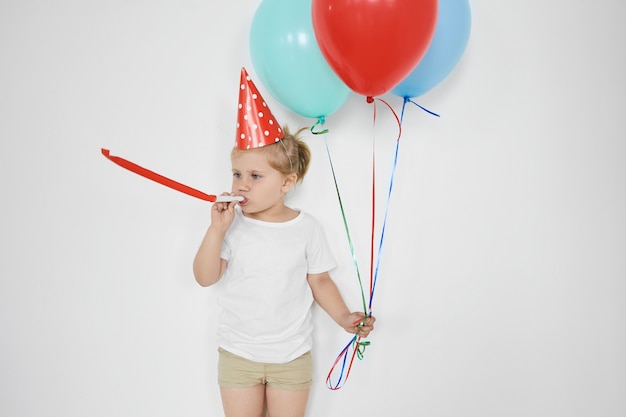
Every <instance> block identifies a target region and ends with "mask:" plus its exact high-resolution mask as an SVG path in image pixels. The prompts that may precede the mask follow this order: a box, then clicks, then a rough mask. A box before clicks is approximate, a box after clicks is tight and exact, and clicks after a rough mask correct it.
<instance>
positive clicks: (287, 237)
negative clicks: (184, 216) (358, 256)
mask: <svg viewBox="0 0 626 417" xmlns="http://www.w3.org/2000/svg"><path fill="white" fill-rule="evenodd" d="M221 257H222V258H223V259H225V260H227V261H228V266H227V268H226V271H225V272H224V276H223V277H222V281H223V285H224V286H225V288H224V290H223V293H222V295H221V296H220V297H219V305H220V306H221V312H220V315H219V319H218V328H217V342H218V345H219V346H220V347H221V348H223V349H225V350H227V351H229V352H231V353H234V354H236V355H239V356H242V357H244V358H246V359H250V360H253V361H256V362H265V363H285V362H289V361H291V360H293V359H295V358H297V357H298V356H300V355H302V354H304V353H306V352H308V351H309V350H311V347H312V339H311V334H312V331H313V329H312V320H311V305H312V303H313V294H312V292H311V288H310V287H309V285H308V282H307V274H317V273H322V272H326V271H329V270H331V269H333V268H334V267H335V261H334V259H333V256H332V254H331V253H330V249H329V247H328V244H327V242H326V239H325V237H324V232H323V230H322V227H321V225H320V224H319V223H318V222H317V220H316V219H315V218H313V217H312V216H311V215H309V214H306V213H304V212H300V213H299V214H298V216H297V217H296V218H295V219H293V220H290V221H287V222H282V223H271V222H264V221H260V220H255V219H251V218H248V217H245V216H244V215H243V214H242V213H241V211H240V210H236V211H235V219H234V221H233V224H232V225H231V227H230V229H229V230H228V232H227V234H226V237H225V239H224V244H223V245H222V251H221Z"/></svg>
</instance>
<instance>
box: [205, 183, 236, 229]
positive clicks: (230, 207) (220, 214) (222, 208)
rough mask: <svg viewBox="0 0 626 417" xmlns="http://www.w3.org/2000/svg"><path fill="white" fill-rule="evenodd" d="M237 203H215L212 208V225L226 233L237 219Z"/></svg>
mask: <svg viewBox="0 0 626 417" xmlns="http://www.w3.org/2000/svg"><path fill="white" fill-rule="evenodd" d="M222 195H232V194H229V193H222ZM237 204H238V202H237V201H231V202H228V203H221V202H220V203H213V207H211V225H212V226H213V227H215V228H217V229H219V230H221V231H222V232H226V231H227V230H228V228H229V227H230V225H231V224H233V220H234V218H235V206H236V205H237Z"/></svg>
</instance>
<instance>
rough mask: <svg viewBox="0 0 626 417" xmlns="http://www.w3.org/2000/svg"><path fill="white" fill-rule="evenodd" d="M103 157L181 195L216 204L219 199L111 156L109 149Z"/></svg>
mask: <svg viewBox="0 0 626 417" xmlns="http://www.w3.org/2000/svg"><path fill="white" fill-rule="evenodd" d="M102 155H104V156H105V157H106V158H107V159H108V160H110V161H112V162H114V163H116V164H117V165H119V166H121V167H122V168H126V169H127V170H129V171H131V172H134V173H135V174H138V175H141V176H142V177H144V178H147V179H149V180H152V181H155V182H158V183H159V184H161V185H165V186H166V187H169V188H172V189H174V190H176V191H180V192H181V193H185V194H187V195H190V196H192V197H195V198H199V199H200V200H204V201H210V202H215V200H216V199H217V197H216V196H215V195H211V194H206V193H203V192H202V191H200V190H196V189H195V188H191V187H189V186H187V185H185V184H181V183H180V182H178V181H174V180H172V179H169V178H167V177H164V176H163V175H160V174H157V173H156V172H154V171H150V170H149V169H147V168H144V167H142V166H139V165H137V164H135V163H133V162H130V161H128V160H126V159H124V158H120V157H119V156H114V155H111V153H110V152H109V150H108V149H104V148H102Z"/></svg>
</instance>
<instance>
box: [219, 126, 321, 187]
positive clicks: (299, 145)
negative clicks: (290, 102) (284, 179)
mask: <svg viewBox="0 0 626 417" xmlns="http://www.w3.org/2000/svg"><path fill="white" fill-rule="evenodd" d="M306 129H308V127H302V128H300V129H298V130H297V131H296V132H295V133H291V132H290V131H289V127H288V126H283V131H284V132H285V136H284V137H283V138H282V139H281V140H280V141H279V142H280V143H279V142H277V143H272V144H271V145H267V146H263V147H261V148H255V149H246V150H241V149H238V148H237V147H234V148H233V150H232V152H231V157H233V158H234V157H236V156H237V155H238V154H239V153H241V152H264V153H265V154H266V156H267V161H268V163H269V164H270V166H271V167H272V168H274V169H275V170H277V171H278V172H280V173H281V174H284V175H288V174H292V173H294V174H296V175H297V177H298V179H297V180H296V181H297V182H302V180H303V179H304V175H305V174H306V173H307V171H308V169H309V163H310V162H311V150H310V149H309V146H308V145H307V144H306V143H305V142H303V141H302V139H301V138H300V134H301V133H302V132H303V131H305V130H306Z"/></svg>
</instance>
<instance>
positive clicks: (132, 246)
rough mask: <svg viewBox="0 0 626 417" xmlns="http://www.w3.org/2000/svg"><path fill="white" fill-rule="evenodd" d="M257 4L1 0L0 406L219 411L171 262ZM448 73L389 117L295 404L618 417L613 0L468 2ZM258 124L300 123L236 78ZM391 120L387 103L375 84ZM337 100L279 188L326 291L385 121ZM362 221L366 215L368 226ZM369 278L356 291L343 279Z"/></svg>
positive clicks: (622, 249) (222, 124)
mask: <svg viewBox="0 0 626 417" xmlns="http://www.w3.org/2000/svg"><path fill="white" fill-rule="evenodd" d="M258 4H259V1H258V0H241V1H238V2H231V3H227V2H219V3H218V2H215V1H199V0H180V1H162V0H159V1H118V0H113V1H107V2H88V1H71V0H61V1H54V2H46V1H37V0H26V1H19V2H18V1H3V2H1V3H0V60H1V61H0V183H1V187H2V188H1V190H2V203H1V205H0V207H1V216H0V233H1V234H0V244H1V246H0V254H1V255H0V256H1V259H2V261H1V262H0V415H2V416H7V417H33V416H42V417H43V416H59V417H60V416H62V417H73V416H75V417H84V416H90V417H97V416H106V417H110V416H151V417H159V416H163V417H166V416H167V417H171V416H187V417H191V416H220V415H222V411H221V404H220V401H219V390H218V387H217V384H216V380H215V379H216V378H215V368H216V346H215V342H214V331H215V313H216V308H215V300H216V297H217V296H218V294H219V291H220V290H219V287H215V288H207V289H205V288H201V287H199V286H198V285H197V284H196V283H195V282H194V279H193V276H192V273H191V263H192V259H193V256H194V254H195V251H196V249H197V246H198V244H199V242H200V239H201V238H202V236H203V233H204V230H205V228H206V227H207V226H208V222H209V205H208V204H207V203H205V202H202V201H200V200H195V199H193V198H191V197H188V196H185V195H183V194H179V193H177V192H175V191H171V190H169V189H167V188H165V187H163V186H160V185H157V184H154V183H152V182H150V181H147V180H145V179H143V178H141V177H139V176H136V175H134V174H132V173H129V172H127V171H125V170H123V169H121V168H119V167H117V166H115V165H114V164H112V163H111V162H109V161H107V160H106V159H105V158H103V157H102V155H101V154H100V148H101V147H107V148H109V149H111V152H112V153H113V154H117V155H120V156H123V157H125V158H127V159H130V160H132V161H134V162H137V163H140V164H142V165H144V166H146V167H149V168H151V169H153V170H154V171H156V172H159V173H161V174H164V175H167V176H170V177H172V178H174V179H177V180H178V181H181V182H183V183H185V184H188V185H191V186H193V187H196V188H199V189H202V190H204V191H206V192H209V193H219V192H221V191H223V190H226V189H228V187H229V185H230V174H229V169H230V168H229V159H228V155H229V150H230V147H231V145H232V143H233V140H234V129H235V128H234V123H235V117H236V108H235V106H236V100H237V97H236V93H237V83H238V80H239V70H240V68H241V66H246V67H247V68H248V69H249V71H250V73H251V75H252V76H253V77H255V73H254V69H253V68H252V64H251V61H250V56H249V50H248V40H247V39H248V33H249V27H250V23H251V20H252V17H253V16H254V12H255V10H256V6H257V5H258ZM471 6H472V33H471V37H470V42H469V45H468V47H467V49H466V51H465V54H464V56H463V58H462V59H461V61H460V63H459V64H458V66H457V67H456V68H455V70H454V71H453V72H452V73H451V74H450V76H448V77H447V78H446V79H445V80H444V81H443V82H442V83H441V84H440V85H439V86H437V87H436V88H435V89H433V90H431V91H430V92H428V93H427V94H425V95H424V96H422V97H419V98H418V99H417V101H418V102H419V103H420V104H421V105H423V106H425V107H427V108H429V109H431V110H432V111H435V112H437V113H439V114H441V117H440V118H436V117H433V116H430V115H428V114H427V113H425V112H422V111H420V110H418V109H417V107H415V106H411V107H409V108H407V110H406V113H405V117H404V123H403V130H404V133H403V136H402V139H401V147H400V156H399V161H398V168H397V171H396V180H395V185H394V193H393V195H392V198H391V203H390V206H389V217H388V224H387V232H386V237H385V242H384V246H383V252H382V257H381V270H380V272H379V278H378V287H377V291H376V296H375V297H376V298H375V299H374V313H375V315H376V316H377V318H378V321H377V329H376V330H375V332H374V333H373V334H372V337H371V339H370V340H371V342H372V345H371V346H370V347H369V348H368V349H367V350H366V354H365V359H364V360H363V361H359V362H357V363H356V364H355V365H354V368H353V371H352V374H351V375H350V378H349V379H348V381H347V383H346V385H345V386H344V387H343V388H342V389H341V390H339V391H336V392H333V391H330V390H329V389H327V388H326V387H325V383H324V380H325V376H326V373H327V372H328V370H329V368H330V366H331V365H332V362H333V361H334V359H335V357H336V355H337V354H338V353H339V351H340V349H341V348H342V347H343V346H344V345H345V343H347V341H348V340H349V335H347V334H346V333H344V332H343V330H341V329H339V328H338V327H337V326H336V325H335V324H334V323H332V322H331V320H330V319H329V318H328V317H327V316H326V315H324V314H323V313H322V312H320V311H319V310H317V309H316V311H315V317H316V319H315V321H316V331H315V343H316V350H315V382H314V388H313V389H312V393H311V400H310V405H309V415H310V416H342V415H363V416H365V415H367V416H383V415H385V416H390V415H395V416H397V415H412V416H429V417H434V416H442V417H452V416H466V417H468V416H476V417H486V416H494V417H496V416H497V417H501V416H511V417H512V416H532V417H542V416H545V417H555V416H567V417H573V416H580V417H583V416H603V417H617V416H623V415H625V414H626V396H624V392H626V357H625V354H624V352H626V303H625V301H626V216H625V215H624V213H626V168H625V162H626V134H625V129H624V124H623V117H624V113H625V112H626V88H625V84H624V81H623V78H622V77H623V74H624V73H626V68H625V59H626V48H624V41H625V40H626V34H625V30H624V25H623V19H624V16H625V15H626V5H625V3H623V2H622V1H620V0H598V1H595V2H582V1H581V2H575V1H565V0H562V1H551V2H546V1H539V0H532V1H523V2H502V1H499V0H474V1H472V2H471ZM257 85H258V86H259V87H260V89H261V90H262V92H263V93H264V95H265V98H266V99H267V100H268V101H269V103H270V105H271V106H272V109H273V111H274V113H275V115H276V116H277V118H278V119H279V120H280V121H281V122H282V123H287V124H289V125H291V126H292V127H297V126H304V125H310V124H311V123H312V121H311V120H306V119H304V118H301V117H300V116H298V115H296V114H294V113H292V112H291V111H290V110H288V109H286V108H284V107H282V106H281V105H280V104H279V103H278V102H276V100H274V99H273V98H272V97H271V96H270V95H269V93H266V90H265V89H264V87H263V86H262V85H261V84H260V82H258V81H257ZM382 98H384V99H385V100H387V101H388V102H390V104H392V106H393V107H394V109H395V111H397V112H398V111H399V110H400V108H401V100H400V99H399V98H398V97H395V96H393V95H386V96H384V97H382ZM377 110H378V118H377V121H376V125H374V124H373V106H372V105H371V104H367V103H366V102H365V99H364V98H363V97H360V96H357V95H351V96H350V97H349V99H348V100H347V101H346V103H345V105H344V106H343V107H342V108H341V109H339V110H338V111H337V112H336V113H335V114H333V115H331V116H330V117H329V118H328V120H327V123H326V127H328V128H329V129H330V133H329V134H328V135H326V137H313V136H312V135H308V136H307V139H306V140H307V143H309V145H310V146H311V148H312V151H313V157H314V159H313V162H312V166H311V171H310V173H309V174H308V177H307V178H306V179H305V182H304V184H302V185H301V186H299V187H298V189H297V190H296V192H295V193H294V194H293V195H292V196H291V197H290V203H291V204H292V205H294V206H297V207H300V208H302V209H305V210H307V211H309V212H311V213H312V214H314V215H315V216H317V217H318V218H319V219H320V221H321V222H322V223H323V224H324V227H325V230H326V232H327V236H328V239H329V241H330V242H331V245H332V246H333V248H334V249H335V253H336V256H337V260H338V262H339V264H340V266H339V267H338V268H337V270H336V271H334V277H335V279H336V281H337V283H338V285H339V286H340V288H341V290H342V292H343V293H344V295H345V297H346V299H347V300H348V303H349V304H350V306H351V307H352V308H354V309H359V307H360V295H359V289H358V283H357V280H356V276H355V273H354V268H353V266H352V258H351V255H350V251H349V249H348V244H347V240H346V234H345V232H344V230H343V222H342V220H341V214H340V210H339V206H338V203H337V198H336V195H335V189H334V185H333V182H332V176H331V173H330V167H329V163H328V158H327V156H326V150H325V141H327V143H328V146H329V149H330V151H331V154H332V156H333V161H334V163H335V168H336V171H337V179H338V182H339V185H340V189H341V193H342V198H343V201H344V206H345V211H346V216H347V219H348V221H349V224H350V227H351V233H352V239H353V242H354V245H355V247H356V252H357V259H358V260H359V263H360V269H361V272H362V274H363V275H364V278H365V280H366V281H367V279H368V274H367V270H368V262H369V242H370V238H369V234H370V230H371V229H370V224H369V222H370V215H371V214H370V213H371V203H370V192H371V149H372V141H373V140H374V141H375V143H376V152H377V153H376V155H377V177H378V179H379V188H378V189H379V190H380V192H379V196H378V201H377V208H378V210H379V213H381V212H382V210H383V209H384V207H385V201H386V198H385V193H386V186H387V184H388V180H389V179H388V176H389V174H390V172H391V161H392V159H391V155H392V152H393V146H394V143H395V136H396V134H397V127H396V126H395V125H394V121H393V116H392V115H391V113H390V111H388V110H386V108H385V107H384V106H382V105H380V104H378V105H377ZM379 224H380V222H379ZM365 285H367V282H366V283H365Z"/></svg>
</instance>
